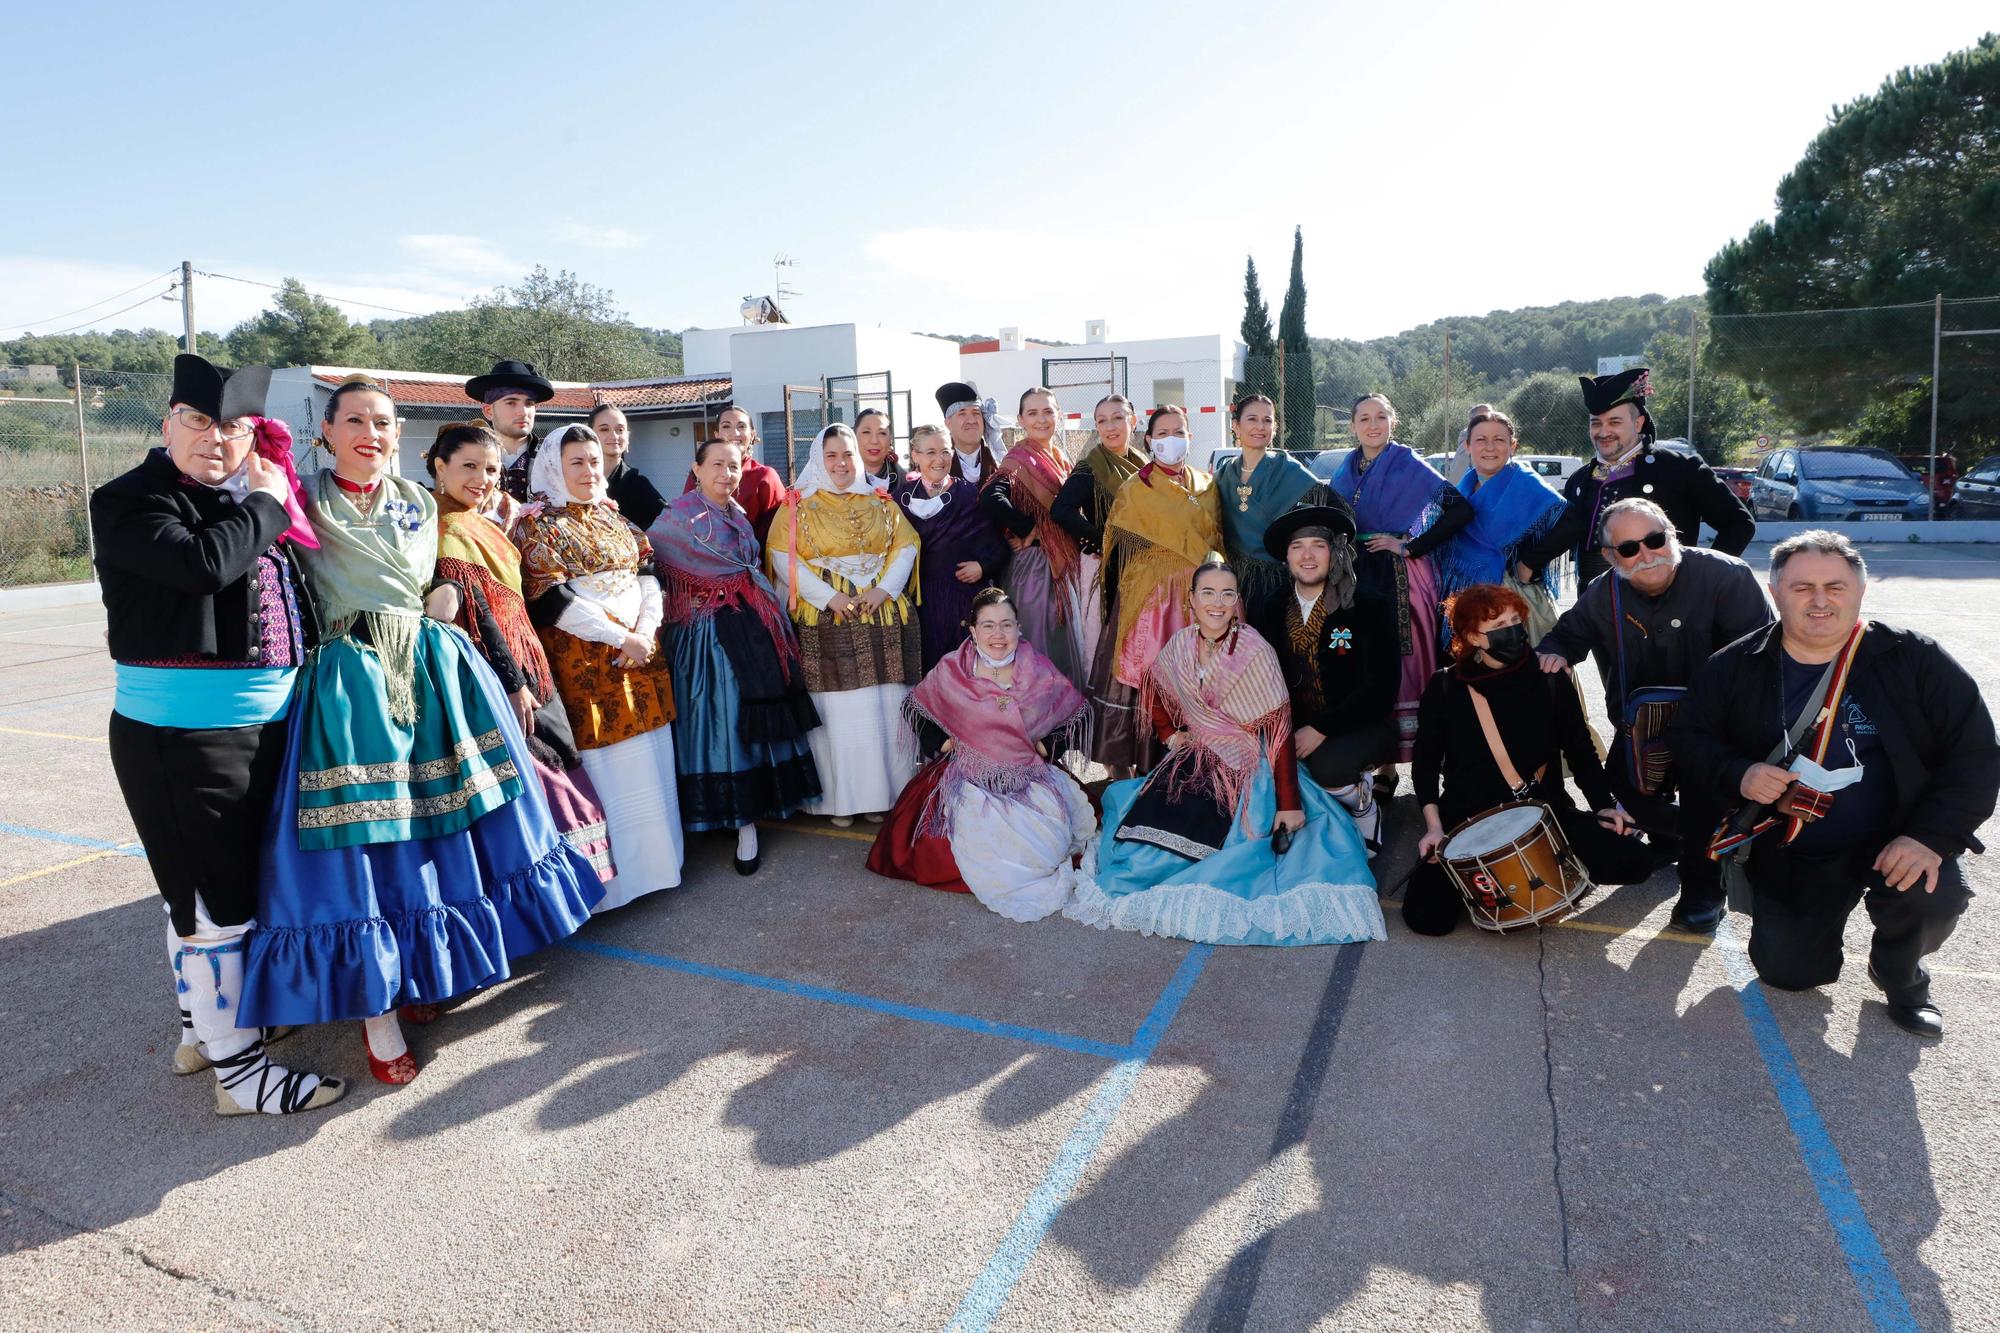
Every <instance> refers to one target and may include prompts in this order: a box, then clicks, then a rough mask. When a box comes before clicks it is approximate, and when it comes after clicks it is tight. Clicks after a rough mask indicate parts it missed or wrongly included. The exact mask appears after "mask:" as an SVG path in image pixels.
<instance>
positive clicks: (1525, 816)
mask: <svg viewBox="0 0 2000 1333" xmlns="http://www.w3.org/2000/svg"><path fill="white" fill-rule="evenodd" d="M1541 822H1542V808H1541V807H1540V806H1538V805H1521V806H1516V807H1514V808H1513V809H1511V810H1495V811H1494V812H1493V813H1492V814H1490V815H1482V816H1481V817H1480V818H1479V819H1478V820H1477V821H1475V822H1474V823H1472V824H1471V825H1469V826H1468V827H1466V828H1463V829H1460V830H1459V831H1458V833H1457V834H1456V835H1454V836H1453V837H1452V839H1451V841H1449V842H1447V843H1446V844H1445V845H1444V848H1443V851H1442V853H1441V855H1443V856H1446V857H1449V858H1452V859H1453V860H1456V859H1457V858H1459V857H1461V856H1484V855H1486V854H1487V853H1488V852H1493V851H1498V850H1499V849H1500V848H1502V847H1505V846H1506V845H1507V844H1509V843H1511V842H1513V841H1514V840H1515V839H1516V838H1519V837H1521V836H1522V835H1523V834H1526V833H1531V832H1533V831H1534V828H1535V826H1536V825H1538V824H1540V823H1541Z"/></svg>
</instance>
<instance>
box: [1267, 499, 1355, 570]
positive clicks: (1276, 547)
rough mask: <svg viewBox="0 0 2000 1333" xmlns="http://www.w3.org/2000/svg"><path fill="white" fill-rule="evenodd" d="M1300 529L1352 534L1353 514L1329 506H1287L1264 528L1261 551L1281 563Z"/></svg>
mask: <svg viewBox="0 0 2000 1333" xmlns="http://www.w3.org/2000/svg"><path fill="white" fill-rule="evenodd" d="M1300 528H1326V529H1328V530H1329V531H1331V532H1332V533H1333V535H1334V536H1336V537H1352V536H1353V535H1354V533H1355V527H1354V515H1353V514H1352V513H1350V512H1349V511H1348V510H1347V509H1346V508H1344V507H1343V508H1335V507H1334V506H1333V505H1299V506H1298V507H1297V508H1295V509H1288V510H1286V511H1285V512H1284V513H1282V514H1280V515H1278V516H1277V517H1276V518H1274V519H1272V520H1271V526H1270V527H1268V528H1266V529H1264V550H1265V553H1266V554H1268V555H1269V556H1270V557H1271V558H1272V559H1273V560H1275V561H1277V562H1278V563H1279V564H1281V565H1282V564H1284V563H1285V555H1286V553H1287V552H1289V551H1290V550H1291V548H1292V538H1293V537H1294V536H1296V535H1297V534H1298V531H1299V529H1300Z"/></svg>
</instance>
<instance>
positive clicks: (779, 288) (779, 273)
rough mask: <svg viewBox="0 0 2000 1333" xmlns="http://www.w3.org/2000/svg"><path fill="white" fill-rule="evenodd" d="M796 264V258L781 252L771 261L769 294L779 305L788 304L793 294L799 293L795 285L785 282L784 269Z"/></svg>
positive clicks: (793, 266) (797, 262)
mask: <svg viewBox="0 0 2000 1333" xmlns="http://www.w3.org/2000/svg"><path fill="white" fill-rule="evenodd" d="M798 266H799V261H798V260H796V259H794V258H792V257H791V256H790V255H787V254H782V253H781V254H779V255H778V256H777V257H776V258H775V259H773V260H772V261H771V295H772V296H773V297H774V298H775V299H776V300H777V302H778V304H779V305H781V306H782V305H786V304H788V303H789V302H790V301H791V299H792V298H793V297H794V296H797V295H799V290H798V289H797V288H796V287H792V286H788V285H787V284H786V282H785V270H786V269H788V268H797V267H798Z"/></svg>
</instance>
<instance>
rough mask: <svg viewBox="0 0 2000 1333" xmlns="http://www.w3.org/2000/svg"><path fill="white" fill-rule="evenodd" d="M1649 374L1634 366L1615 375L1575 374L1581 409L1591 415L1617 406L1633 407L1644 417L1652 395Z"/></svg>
mask: <svg viewBox="0 0 2000 1333" xmlns="http://www.w3.org/2000/svg"><path fill="white" fill-rule="evenodd" d="M1652 375H1653V372H1652V371H1650V370H1648V369H1646V367H1644V366H1633V367H1631V368H1630V369H1629V370H1621V371H1619V372H1618V373H1617V374H1616V375H1578V376H1577V377H1576V382H1577V383H1578V384H1580V385H1582V386H1583V406H1584V409H1585V410H1586V411H1588V412H1589V413H1590V415H1592V416H1596V415H1597V414H1598V413H1600V412H1609V411H1610V410H1611V409H1612V408H1614V407H1616V406H1618V404H1620V403H1630V404H1632V406H1634V407H1636V408H1638V409H1639V415H1641V416H1645V415H1646V399H1647V398H1649V397H1651V396H1652V393H1653V385H1652Z"/></svg>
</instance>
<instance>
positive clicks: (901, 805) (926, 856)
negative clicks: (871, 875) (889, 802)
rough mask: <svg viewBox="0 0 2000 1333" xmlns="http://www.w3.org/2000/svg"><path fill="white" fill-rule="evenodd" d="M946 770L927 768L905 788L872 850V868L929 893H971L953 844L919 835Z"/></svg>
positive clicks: (940, 766)
mask: <svg viewBox="0 0 2000 1333" xmlns="http://www.w3.org/2000/svg"><path fill="white" fill-rule="evenodd" d="M944 770H945V765H944V764H943V763H942V762H932V763H929V764H925V765H924V766H923V767H922V768H920V769H918V770H917V775H916V776H915V777H913V778H911V779H910V781H909V783H908V784H907V785H906V786H904V788H903V794H902V795H901V796H898V797H897V798H896V804H895V807H894V808H893V809H891V810H890V811H889V817H888V818H887V819H885V820H883V821H882V827H881V830H880V831H879V832H877V833H876V834H875V845H874V846H872V847H870V848H869V849H868V868H869V869H870V870H872V871H874V872H875V873H876V874H878V875H883V876H886V877H887V878H889V879H907V880H913V881H915V882H916V883H918V884H921V885H923V886H924V887H925V888H927V889H942V890H943V891H944V892H946V893H970V892H972V890H971V889H968V888H966V887H965V881H964V880H962V879H960V878H959V877H958V858H956V857H954V856H953V855H952V854H951V843H950V842H948V841H947V840H945V839H944V838H940V837H938V836H936V835H935V834H927V835H924V836H922V837H919V836H918V835H917V819H918V817H919V816H920V815H921V814H922V813H923V809H924V803H925V802H926V801H928V800H930V798H931V793H932V792H934V791H936V790H937V786H938V783H939V782H941V781H942V780H943V779H944Z"/></svg>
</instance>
